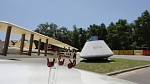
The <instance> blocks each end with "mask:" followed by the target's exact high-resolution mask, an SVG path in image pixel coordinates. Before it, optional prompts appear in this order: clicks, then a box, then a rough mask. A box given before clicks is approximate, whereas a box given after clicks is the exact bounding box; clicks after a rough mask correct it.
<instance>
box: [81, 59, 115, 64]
mask: <svg viewBox="0 0 150 84" xmlns="http://www.w3.org/2000/svg"><path fill="white" fill-rule="evenodd" d="M80 62H85V63H114V62H115V60H112V59H83V60H81V61H80Z"/></svg>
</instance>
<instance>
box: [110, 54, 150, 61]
mask: <svg viewBox="0 0 150 84" xmlns="http://www.w3.org/2000/svg"><path fill="white" fill-rule="evenodd" d="M110 58H122V59H132V60H145V61H150V56H143V55H113V56H111V57H110Z"/></svg>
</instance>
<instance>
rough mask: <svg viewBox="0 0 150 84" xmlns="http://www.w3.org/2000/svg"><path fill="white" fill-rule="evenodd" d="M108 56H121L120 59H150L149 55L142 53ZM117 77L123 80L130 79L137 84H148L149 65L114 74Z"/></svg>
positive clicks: (149, 82)
mask: <svg viewBox="0 0 150 84" xmlns="http://www.w3.org/2000/svg"><path fill="white" fill-rule="evenodd" d="M110 58H122V59H131V60H145V61H150V56H142V55H140V56H139V55H138V56H136V55H114V56H112V57H110ZM115 77H117V78H121V79H124V80H128V81H132V82H135V83H138V84H150V67H147V68H142V69H137V70H133V71H129V72H125V73H121V74H118V75H115Z"/></svg>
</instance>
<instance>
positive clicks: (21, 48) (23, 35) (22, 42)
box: [20, 34, 25, 54]
mask: <svg viewBox="0 0 150 84" xmlns="http://www.w3.org/2000/svg"><path fill="white" fill-rule="evenodd" d="M24 41H25V34H22V37H21V44H20V54H23V48H24Z"/></svg>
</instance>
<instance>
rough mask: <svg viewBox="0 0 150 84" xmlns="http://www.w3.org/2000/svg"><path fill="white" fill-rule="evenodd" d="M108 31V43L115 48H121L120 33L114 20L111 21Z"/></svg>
mask: <svg viewBox="0 0 150 84" xmlns="http://www.w3.org/2000/svg"><path fill="white" fill-rule="evenodd" d="M107 32H108V34H107V42H106V43H107V44H108V46H109V47H110V48H111V49H113V50H117V49H119V45H118V44H119V42H118V40H119V35H118V31H117V29H116V25H115V24H114V23H113V22H111V23H110V24H109V26H108V27H107Z"/></svg>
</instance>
